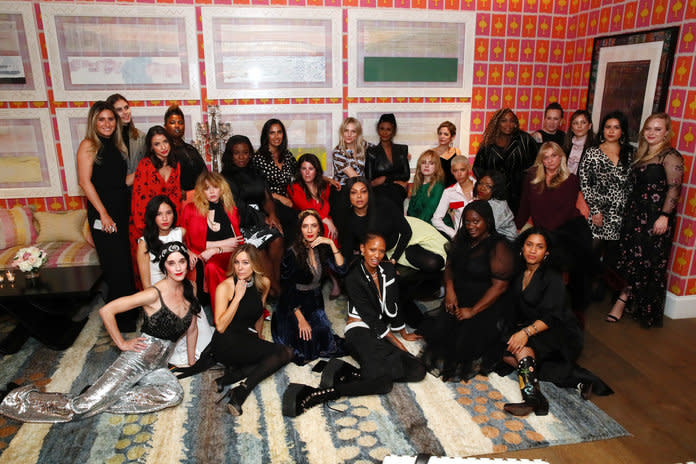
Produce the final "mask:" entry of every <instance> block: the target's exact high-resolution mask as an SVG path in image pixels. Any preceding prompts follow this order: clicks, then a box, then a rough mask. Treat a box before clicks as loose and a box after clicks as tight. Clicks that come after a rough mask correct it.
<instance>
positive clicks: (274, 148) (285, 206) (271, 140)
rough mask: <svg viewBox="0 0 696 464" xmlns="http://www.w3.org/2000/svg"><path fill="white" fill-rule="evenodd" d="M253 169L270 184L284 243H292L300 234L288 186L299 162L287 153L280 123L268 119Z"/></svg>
mask: <svg viewBox="0 0 696 464" xmlns="http://www.w3.org/2000/svg"><path fill="white" fill-rule="evenodd" d="M251 163H252V165H253V166H254V168H255V169H256V170H257V171H258V172H259V173H260V174H261V176H262V177H263V178H264V179H265V180H266V184H268V190H269V191H270V192H271V196H272V197H273V201H274V203H275V212H276V215H277V216H278V218H279V219H280V223H281V224H282V225H283V235H284V236H285V241H286V242H288V243H291V242H292V240H293V238H294V237H295V233H296V232H297V212H296V211H295V210H294V209H293V208H292V200H290V198H288V196H287V195H288V186H289V185H290V184H291V183H292V181H293V180H294V179H295V173H296V172H297V160H296V159H295V157H294V156H292V153H290V150H288V138H287V133H286V132H285V126H284V125H283V123H282V122H281V121H280V120H278V119H269V120H268V121H266V123H265V124H264V125H263V129H261V146H260V147H259V151H257V152H256V154H255V155H254V157H253V158H252V159H251Z"/></svg>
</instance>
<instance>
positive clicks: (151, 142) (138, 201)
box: [128, 126, 181, 250]
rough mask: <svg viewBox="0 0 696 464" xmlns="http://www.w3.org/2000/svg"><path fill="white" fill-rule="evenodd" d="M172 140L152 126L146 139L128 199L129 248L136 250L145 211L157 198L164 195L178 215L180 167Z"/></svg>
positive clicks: (161, 128)
mask: <svg viewBox="0 0 696 464" xmlns="http://www.w3.org/2000/svg"><path fill="white" fill-rule="evenodd" d="M172 144H173V142H172V139H171V137H170V136H169V134H168V133H167V131H166V130H165V129H164V127H162V126H152V127H151V128H150V130H148V131H147V135H146V136H145V145H146V146H147V149H148V153H147V156H146V157H145V158H143V159H142V160H141V161H140V164H138V169H137V170H136V171H135V180H134V181H133V193H132V195H131V215H130V224H129V231H128V232H129V235H130V241H131V248H132V249H133V250H135V249H136V248H137V240H138V238H140V237H141V236H142V235H143V229H144V228H145V209H146V208H147V204H148V202H149V201H150V200H151V199H152V198H153V197H155V196H157V195H166V196H168V197H169V199H171V200H172V203H173V204H174V209H175V210H176V211H181V183H180V176H181V164H180V163H179V162H178V161H177V159H176V157H175V156H174V155H173V154H172Z"/></svg>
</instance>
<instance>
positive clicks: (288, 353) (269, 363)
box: [222, 345, 293, 399]
mask: <svg viewBox="0 0 696 464" xmlns="http://www.w3.org/2000/svg"><path fill="white" fill-rule="evenodd" d="M292 357H293V351H292V348H290V347H287V346H284V345H278V349H277V350H276V351H275V352H274V353H273V354H271V355H270V356H267V357H265V358H263V359H262V360H261V361H260V362H259V363H258V364H254V365H253V366H251V367H250V368H249V367H246V368H242V369H244V370H245V371H246V372H249V375H248V377H247V378H246V380H245V381H244V383H243V385H244V389H245V393H244V398H245V399H246V397H247V396H249V393H251V391H252V390H253V389H254V387H256V386H257V385H258V384H259V383H260V382H261V381H262V380H263V379H265V378H267V377H270V376H271V375H273V373H274V372H275V371H277V370H278V369H280V368H281V367H283V366H285V365H286V364H288V363H289V362H290V361H292ZM227 375H229V374H226V375H225V377H227ZM222 383H223V384H224V380H223V382H222Z"/></svg>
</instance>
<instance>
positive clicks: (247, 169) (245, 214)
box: [221, 135, 284, 296]
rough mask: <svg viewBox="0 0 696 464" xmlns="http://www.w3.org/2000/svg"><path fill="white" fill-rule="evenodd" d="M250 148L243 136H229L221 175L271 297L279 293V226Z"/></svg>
mask: <svg viewBox="0 0 696 464" xmlns="http://www.w3.org/2000/svg"><path fill="white" fill-rule="evenodd" d="M253 153H254V147H252V145H251V141H250V140H249V139H248V138H247V137H245V136H243V135H233V136H232V137H230V138H229V140H228V141H227V145H225V152H224V153H223V154H222V173H221V174H222V175H223V176H224V177H225V179H227V182H228V183H229V185H230V190H231V191H232V196H233V197H234V199H235V200H236V202H237V207H238V209H239V216H240V220H241V223H240V229H241V231H242V235H243V236H244V240H245V241H246V243H250V244H252V245H254V246H255V247H256V248H257V249H258V250H259V252H260V254H261V258H262V259H263V262H264V268H265V269H266V275H268V277H269V278H270V279H271V290H270V295H271V296H278V295H279V294H280V262H281V260H282V259H283V250H284V246H283V236H282V233H283V226H282V225H281V224H280V219H278V216H276V212H275V203H274V202H273V197H272V196H271V192H270V190H268V184H267V183H266V181H265V180H264V178H263V176H261V175H260V174H259V172H258V171H256V169H254V167H253V166H252V165H251V163H250V161H251V155H253Z"/></svg>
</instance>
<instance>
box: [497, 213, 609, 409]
mask: <svg viewBox="0 0 696 464" xmlns="http://www.w3.org/2000/svg"><path fill="white" fill-rule="evenodd" d="M549 237H550V236H549V234H548V232H546V231H545V230H543V229H541V228H538V227H532V228H530V229H528V230H527V231H525V232H524V233H523V234H522V235H521V236H520V238H519V241H518V244H520V246H521V255H522V258H523V261H524V263H523V266H522V272H520V273H518V275H517V277H516V278H515V279H514V280H513V283H512V286H511V291H512V294H513V301H515V314H514V315H513V325H512V330H511V332H512V331H514V333H512V334H511V335H510V336H509V338H508V340H507V351H506V352H505V355H504V357H503V360H504V361H505V362H506V363H507V364H509V365H511V366H512V367H515V368H517V372H518V376H519V380H520V389H521V392H522V399H523V401H522V402H521V403H508V404H506V405H505V407H504V408H505V411H507V412H509V413H510V414H514V415H516V416H526V415H527V414H530V413H531V412H534V413H535V414H536V415H538V416H543V415H546V414H547V413H548V411H549V403H548V401H547V400H546V398H545V397H544V395H543V394H542V393H541V390H540V388H539V382H538V379H542V380H547V381H550V382H553V383H555V384H556V385H558V386H560V387H577V388H578V389H579V390H580V394H581V395H582V398H583V399H588V398H589V397H590V395H591V394H592V393H593V392H594V393H595V394H598V395H609V394H611V393H613V392H612V390H611V389H610V388H609V387H608V386H607V385H606V384H605V383H604V382H602V381H601V380H600V379H599V378H598V377H596V376H595V375H593V374H592V373H591V372H589V371H587V370H585V369H583V368H581V367H579V366H578V365H577V364H576V363H575V362H576V360H577V359H578V357H579V356H580V352H581V351H582V347H583V338H582V332H581V330H580V327H579V325H578V321H577V319H576V318H575V316H574V315H573V313H572V312H571V310H570V308H569V307H568V305H567V304H566V290H565V286H564V284H563V278H562V277H561V274H560V273H558V272H557V271H555V270H553V269H551V266H549V265H548V257H549V253H550V252H551V241H550V238H549Z"/></svg>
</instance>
